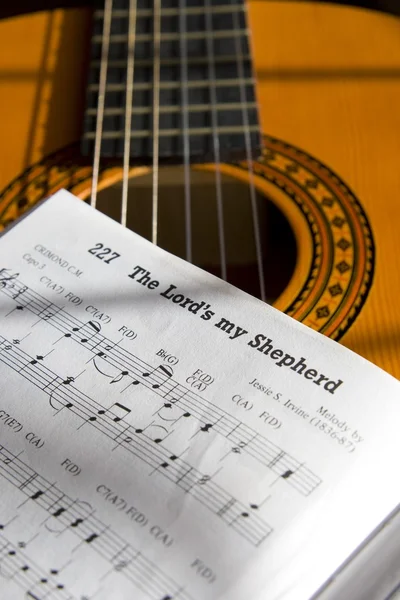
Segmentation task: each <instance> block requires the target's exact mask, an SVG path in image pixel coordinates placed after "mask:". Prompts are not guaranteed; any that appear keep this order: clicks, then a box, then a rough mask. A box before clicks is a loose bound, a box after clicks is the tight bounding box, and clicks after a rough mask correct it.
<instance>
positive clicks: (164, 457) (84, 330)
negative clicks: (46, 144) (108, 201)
mask: <svg viewBox="0 0 400 600" xmlns="http://www.w3.org/2000/svg"><path fill="white" fill-rule="evenodd" d="M0 256H1V265H0V385H1V398H0V598H1V599H2V600H11V599H19V598H29V599H31V600H32V599H34V600H37V599H40V600H50V599H51V600H52V599H55V600H69V599H73V598H74V599H77V600H86V599H90V600H92V599H93V600H110V599H111V600H119V599H123V600H142V599H143V600H145V599H146V600H147V599H150V600H216V599H221V600H248V599H249V600H278V599H279V600H303V599H304V600H307V599H308V598H311V597H313V596H314V595H318V594H319V591H320V590H321V589H322V588H323V586H324V584H325V583H326V582H327V581H328V580H329V579H330V578H331V576H332V575H333V574H334V573H335V572H336V571H337V570H338V569H339V568H340V566H341V565H342V564H343V563H344V562H345V561H346V560H347V559H348V557H349V556H350V555H351V554H352V553H354V552H355V550H356V549H357V548H359V547H360V545H361V544H362V543H363V542H364V541H365V540H366V539H367V538H368V536H370V535H371V533H372V532H373V531H374V530H375V529H376V528H377V527H379V526H380V525H381V524H382V523H383V522H384V521H385V519H386V518H387V516H388V515H389V514H391V513H393V511H394V510H395V508H396V506H397V503H398V501H399V498H400V479H399V477H398V457H399V453H400V436H399V434H398V432H399V426H400V402H399V400H400V384H399V382H398V381H397V380H395V379H394V378H392V377H391V376H389V375H387V374H386V373H384V372H383V371H381V370H380V369H378V368H377V367H375V366H373V365H371V364H370V363H368V362H367V361H365V360H364V359H362V358H360V357H358V356H356V355H355V354H353V353H352V352H350V351H348V350H347V349H345V348H343V347H341V346H340V345H339V344H337V343H335V342H333V341H332V340H329V339H326V338H324V337H323V336H321V335H319V334H318V333H315V332H313V331H311V330H310V329H308V328H306V327H304V326H303V325H301V324H299V323H297V322H295V321H294V320H292V319H291V318H289V317H287V316H285V315H283V314H281V313H280V312H278V311H277V310H275V309H273V308H270V307H268V306H266V305H264V304H263V303H262V302H260V301H258V300H256V299H254V298H252V297H250V296H248V295H247V294H245V293H243V292H241V291H239V290H237V289H235V288H234V287H232V286H230V285H229V284H226V283H224V282H222V281H220V280H218V279H217V278H215V277H213V276H211V275H208V274H207V273H205V272H203V271H201V270H200V269H197V268H195V267H193V266H192V265H190V264H188V263H186V262H184V261H182V260H180V259H178V258H175V257H174V256H171V255H170V254H168V253H166V252H164V251H163V250H161V249H159V248H157V247H155V246H153V245H152V244H150V243H149V242H147V241H146V240H144V239H142V238H141V237H139V236H137V235H135V234H134V233H132V232H130V231H128V230H125V229H123V228H122V227H121V226H120V225H118V224H116V223H115V222H113V221H111V220H110V219H108V218H107V217H105V216H104V215H102V214H100V213H99V212H97V211H95V210H93V209H92V208H90V207H89V206H87V205H86V204H84V203H83V202H81V201H79V200H78V199H76V198H75V197H73V196H72V195H71V194H69V193H68V192H65V191H61V192H58V193H57V194H55V195H54V196H53V197H51V198H50V199H48V200H47V201H45V202H43V203H42V204H41V205H40V206H39V207H37V208H36V209H35V210H33V211H32V212H31V213H30V214H29V215H27V216H26V218H23V219H21V220H20V221H19V222H18V223H17V224H16V225H15V226H14V227H11V228H10V229H9V230H8V231H7V232H6V233H5V235H3V236H2V238H1V239H0ZM348 597H349V596H348ZM362 597H363V598H369V596H368V593H367V592H366V593H365V594H364V595H363V596H362ZM352 598H353V597H352Z"/></svg>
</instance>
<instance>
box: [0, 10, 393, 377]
mask: <svg viewBox="0 0 400 600" xmlns="http://www.w3.org/2000/svg"><path fill="white" fill-rule="evenodd" d="M249 17H250V27H251V31H252V40H253V52H254V64H255V71H256V78H257V91H258V102H259V106H260V116H261V121H262V129H263V132H264V133H266V134H268V135H269V136H272V137H276V138H279V139H281V140H285V141H286V142H288V143H289V144H291V145H294V146H297V147H299V148H301V149H303V150H304V151H305V152H307V153H310V154H311V155H312V156H314V157H316V158H317V159H318V160H319V161H320V162H321V163H323V164H326V165H328V166H329V168H330V169H332V170H333V171H334V172H335V173H337V174H338V175H339V176H340V178H341V179H342V180H344V182H345V183H346V184H347V185H348V186H349V187H350V189H351V190H352V191H353V192H354V194H355V195H356V197H357V198H358V199H359V201H360V202H361V205H362V207H363V208H364V210H365V212H366V214H367V216H368V219H369V223H370V226H371V228H372V232H373V236H374V241H375V251H376V255H375V268H374V278H373V283H372V286H371V289H370V291H369V294H368V297H367V299H366V302H365V304H364V306H363V308H362V309H361V311H360V314H359V315H358V316H357V318H356V320H355V322H354V323H353V324H352V325H351V327H350V328H349V330H348V331H347V332H346V333H345V335H344V336H343V337H342V339H341V343H343V344H345V345H346V346H348V347H349V348H351V349H353V350H354V351H355V352H357V353H359V354H361V355H362V356H365V357H366V358H367V359H369V360H371V361H373V362H375V363H376V364H378V365H379V366H381V367H382V368H384V369H385V370H387V371H388V372H390V373H392V374H393V375H394V376H396V377H398V378H400V309H399V307H398V303H397V296H398V295H399V294H400V235H399V228H400V200H399V192H400V169H399V157H400V135H399V134H400V110H399V108H398V107H399V106H400V20H399V19H398V18H396V17H392V16H389V15H383V14H379V13H375V12H372V11H366V10H361V9H355V8H348V7H342V6H340V7H339V6H330V5H326V4H314V3H313V4H307V3H297V2H266V1H265V0H251V2H250V3H249ZM89 25H90V14H89V12H88V11H87V10H85V9H79V10H68V11H67V10H57V11H54V12H52V13H38V14H35V15H28V16H23V17H18V18H13V19H9V20H4V21H2V22H0V47H1V52H0V131H1V140H0V188H4V187H5V186H6V185H7V184H9V182H10V181H11V180H12V179H13V178H15V177H16V176H17V175H18V174H19V173H21V172H22V171H23V170H24V169H25V168H26V167H27V166H29V165H30V164H33V163H35V162H36V161H38V160H40V159H41V158H42V156H44V155H47V154H48V153H49V152H52V151H54V150H56V149H57V148H60V147H63V146H65V145H67V144H69V143H71V142H73V141H75V140H77V139H78V138H79V132H80V128H81V122H82V107H83V84H84V77H85V65H84V64H83V63H84V61H83V59H82V57H83V56H84V55H85V48H86V43H87V42H86V41H87V36H88V31H89ZM50 99H51V102H50ZM1 208H2V207H1V206H0V209H1ZM295 219H296V215H295V214H294V215H292V225H293V226H294V229H295V231H296V237H297V244H298V247H299V248H301V249H302V250H301V252H300V254H301V253H302V254H303V255H304V254H307V252H311V251H312V249H311V248H309V247H308V246H309V245H310V237H309V236H307V235H305V234H304V228H302V226H301V224H299V226H298V227H296V223H294V221H295ZM322 260H324V256H323V255H322ZM354 260H357V256H356V255H355V256H354ZM307 268H308V267H307V261H306V260H303V261H302V260H299V264H298V265H297V268H296V271H295V275H294V280H293V281H291V283H290V286H291V287H293V286H296V285H298V286H300V285H301V282H302V281H303V280H304V278H305V277H306V273H305V272H304V271H305V270H306V269H307ZM332 298H333V299H332V301H333V300H334V297H333V296H332ZM279 302H281V305H282V306H283V299H282V298H281V299H280V300H279V301H278V302H277V306H278V307H281V306H280V304H279ZM326 310H328V311H329V305H327V309H326Z"/></svg>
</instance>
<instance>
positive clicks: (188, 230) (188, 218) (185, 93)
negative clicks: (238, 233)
mask: <svg viewBox="0 0 400 600" xmlns="http://www.w3.org/2000/svg"><path fill="white" fill-rule="evenodd" d="M179 8H180V14H179V29H180V34H181V39H180V51H181V56H180V58H181V60H182V65H181V84H182V109H183V112H182V125H183V156H184V179H185V184H184V185H185V243H186V260H187V261H188V262H190V263H191V262H192V211H191V209H192V206H191V195H190V192H191V190H190V138H189V135H190V134H189V110H188V108H189V90H188V65H187V63H188V56H187V38H186V33H187V32H186V13H185V12H184V9H185V2H184V0H179Z"/></svg>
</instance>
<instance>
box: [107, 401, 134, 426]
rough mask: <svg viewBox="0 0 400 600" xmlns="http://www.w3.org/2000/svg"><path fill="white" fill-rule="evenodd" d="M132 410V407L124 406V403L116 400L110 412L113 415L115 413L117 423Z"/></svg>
mask: <svg viewBox="0 0 400 600" xmlns="http://www.w3.org/2000/svg"><path fill="white" fill-rule="evenodd" d="M130 412H131V410H130V408H127V407H126V406H124V405H123V404H120V403H119V402H115V403H114V404H113V405H112V407H111V409H110V413H111V414H112V415H114V418H113V421H114V422H115V423H118V422H119V421H122V420H123V419H124V418H125V417H126V416H127V415H129V414H130ZM118 413H119V414H118Z"/></svg>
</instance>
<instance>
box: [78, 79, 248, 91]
mask: <svg viewBox="0 0 400 600" xmlns="http://www.w3.org/2000/svg"><path fill="white" fill-rule="evenodd" d="M240 83H241V84H243V85H249V84H254V78H253V77H247V78H243V79H241V78H236V79H220V80H218V81H216V86H217V87H229V86H236V85H238V84H240ZM159 87H160V89H163V90H173V89H176V88H180V82H179V81H162V82H160V84H159ZM201 87H207V83H206V82H205V81H204V80H201V81H188V88H201ZM98 88H99V85H98V84H97V83H92V84H90V85H89V86H88V89H89V91H93V92H95V91H97V90H98ZM151 88H152V83H151V82H149V83H136V84H135V90H148V89H151ZM124 90H125V84H124V83H109V84H108V85H107V89H106V91H107V92H123V91H124Z"/></svg>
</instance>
